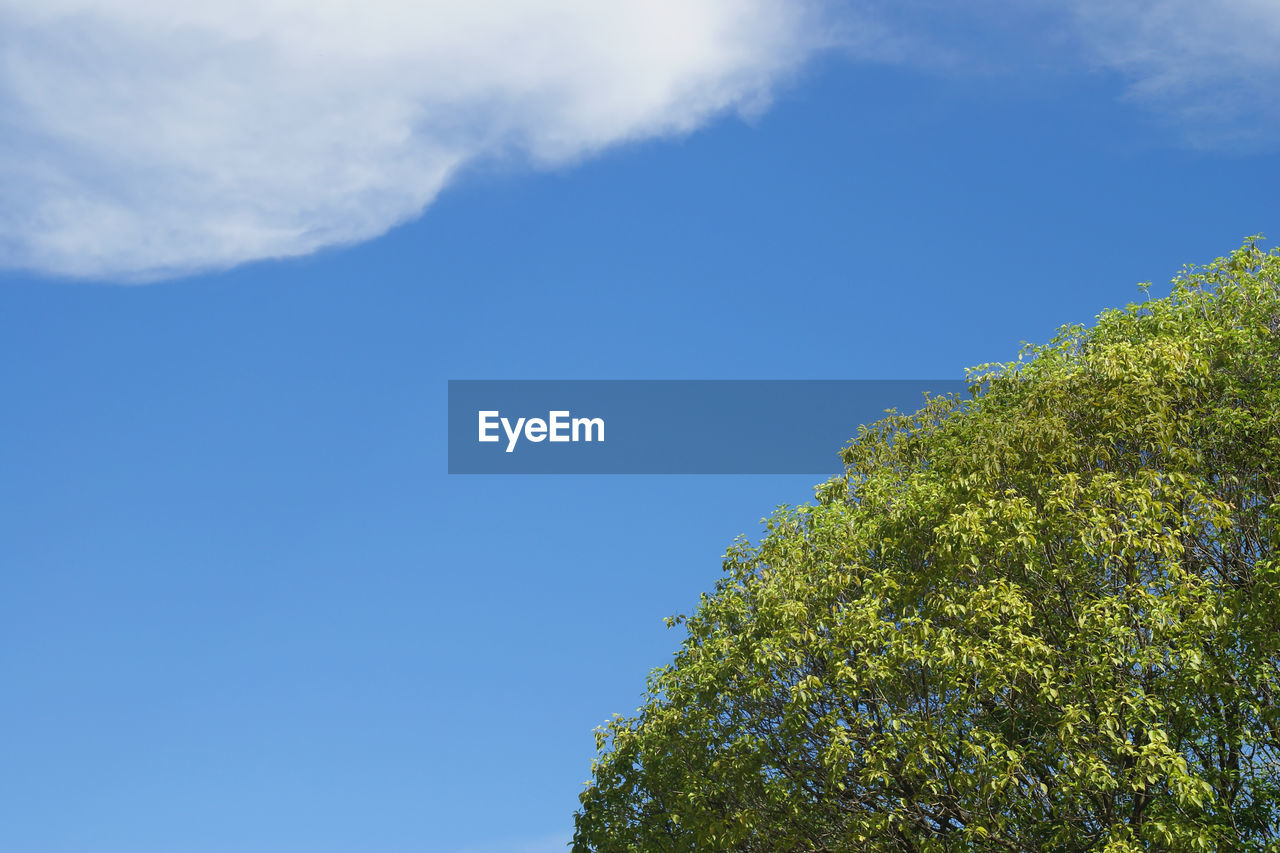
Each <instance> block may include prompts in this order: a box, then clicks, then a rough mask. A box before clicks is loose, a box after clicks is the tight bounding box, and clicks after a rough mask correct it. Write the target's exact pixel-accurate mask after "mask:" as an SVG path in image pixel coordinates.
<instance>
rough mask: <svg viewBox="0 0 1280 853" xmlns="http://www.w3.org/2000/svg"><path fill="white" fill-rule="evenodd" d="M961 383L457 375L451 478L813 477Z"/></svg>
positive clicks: (452, 387)
mask: <svg viewBox="0 0 1280 853" xmlns="http://www.w3.org/2000/svg"><path fill="white" fill-rule="evenodd" d="M926 392H928V393H930V394H933V395H935V396H936V395H942V394H953V393H954V394H961V395H965V396H967V390H966V385H965V382H964V381H963V380H949V379H941V380H918V379H884V380H879V379H876V380H863V379H859V380H798V381H792V380H701V379H699V380H535V381H521V380H510V381H508V380H451V381H450V382H449V473H450V474H813V475H817V476H822V477H826V476H829V475H831V474H834V473H836V472H837V471H839V470H840V457H839V453H840V449H841V448H842V447H844V446H845V444H847V443H848V441H849V439H850V438H852V437H853V436H854V435H856V434H857V432H858V427H859V425H861V424H869V423H872V422H873V421H877V420H879V419H880V418H882V417H884V414H885V410H886V409H897V410H898V411H900V412H914V411H915V410H916V409H918V408H920V406H921V405H923V404H924V401H925V394H926Z"/></svg>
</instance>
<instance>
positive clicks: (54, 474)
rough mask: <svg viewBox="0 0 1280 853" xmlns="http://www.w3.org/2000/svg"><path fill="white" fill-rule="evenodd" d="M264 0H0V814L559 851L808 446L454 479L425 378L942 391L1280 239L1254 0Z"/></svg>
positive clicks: (345, 842)
mask: <svg viewBox="0 0 1280 853" xmlns="http://www.w3.org/2000/svg"><path fill="white" fill-rule="evenodd" d="M262 5H263V7H264V8H268V9H269V10H272V11H274V12H275V13H278V14H276V16H275V17H273V16H271V15H266V14H265V13H264V15H263V16H262V17H261V18H260V19H255V18H253V17H252V15H248V13H246V15H247V17H246V18H244V19H238V18H234V17H227V18H225V19H224V18H218V17H217V16H216V15H215V16H214V18H211V19H208V20H203V19H201V20H171V19H169V18H166V17H165V16H164V15H163V14H162V13H160V12H157V11H156V9H155V7H153V6H152V5H151V4H145V3H137V4H130V3H119V4H112V5H107V6H101V5H96V4H87V3H82V2H72V0H65V2H64V1H63V0H59V2H58V3H55V4H52V5H51V6H50V7H49V8H48V9H47V10H46V11H45V12H44V13H42V14H41V15H37V14H36V13H34V12H31V11H30V10H24V9H23V8H22V7H21V6H19V5H13V4H8V3H3V4H0V53H3V55H4V57H5V60H6V62H5V63H3V64H0V69H4V70H3V71H2V72H0V81H2V82H0V104H3V105H5V110H4V111H3V113H0V115H3V118H0V176H4V178H5V182H4V184H3V185H4V186H5V188H6V192H5V193H3V195H2V196H0V258H3V259H4V261H5V263H6V264H7V268H6V271H5V272H3V273H0V359H2V363H3V365H4V370H3V371H0V399H3V401H4V402H3V407H2V408H0V437H2V438H3V441H2V442H0V682H2V683H4V684H5V685H6V689H5V690H4V691H3V693H0V726H2V728H3V731H4V732H5V737H4V738H3V739H0V763H2V764H3V766H4V767H5V768H6V772H5V773H4V774H2V775H0V802H4V803H5V809H4V811H5V813H6V814H5V818H4V820H2V821H0V849H6V850H21V851H26V852H27V853H55V851H56V853H72V851H75V853H83V851H94V853H117V851H119V853H125V851H127V853H160V851H165V853H168V851H175V850H181V851H184V852H186V851H189V853H214V852H215V851H216V852H217V853H224V852H225V853H230V851H236V853H257V851H262V853H291V852H292V851H299V853H301V852H302V851H306V853H338V851H343V853H346V851H352V853H354V852H355V851H361V853H367V851H377V853H383V851H386V853H392V851H396V853H399V851H437V850H439V851H459V853H535V851H539V853H540V851H543V850H551V849H560V848H561V846H562V845H563V844H564V843H565V842H566V841H567V838H568V835H569V833H570V831H571V825H572V812H573V810H574V808H575V805H576V795H577V792H578V791H579V790H580V788H581V785H582V783H583V781H585V780H586V778H587V777H588V774H589V763H590V760H591V757H592V754H593V742H592V737H591V730H592V728H593V727H594V726H596V725H598V724H600V723H601V722H603V721H604V720H605V719H606V718H607V717H609V716H610V715H611V714H613V713H615V712H619V713H627V712H629V711H632V710H634V708H635V707H636V706H637V705H638V704H639V703H640V701H641V691H642V689H643V683H644V676H645V674H646V672H647V671H648V670H649V669H650V668H652V667H654V666H657V665H659V664H661V663H663V662H664V661H665V660H666V659H667V658H668V657H669V655H670V653H671V651H672V649H673V648H674V647H675V645H676V644H677V643H678V641H679V635H678V633H677V632H675V631H668V630H667V629H665V628H664V626H663V624H662V617H664V616H666V615H669V614H672V613H676V612H685V611H688V610H689V609H691V608H692V607H694V606H695V605H696V602H697V598H698V594H699V592H700V591H702V590H706V589H709V588H710V587H711V586H712V585H713V584H714V582H715V579H716V577H717V574H718V572H719V557H720V555H721V554H722V553H723V551H724V549H725V547H726V546H728V545H729V544H730V543H731V542H732V540H733V539H734V537H736V536H738V535H740V534H747V535H751V534H754V533H755V532H756V530H757V529H758V520H759V519H760V518H761V517H762V516H764V515H766V514H767V513H768V512H769V511H770V510H771V508H772V507H774V506H775V505H777V504H780V503H793V502H797V501H801V500H804V499H806V498H807V497H809V496H810V494H811V487H812V485H813V483H812V482H811V480H812V478H811V477H746V476H740V477H687V476H686V477H644V476H631V477H622V476H613V477H606V476H601V477H586V476H577V477H570V476H560V477H555V476H547V477H524V478H521V477H508V478H504V477H462V476H453V477H451V476H448V475H447V474H446V473H445V466H446V448H445V436H444V426H445V409H444V403H445V391H446V382H447V380H449V379H462V378H603V379H609V378H750V379H789V378H795V379H814V378H821V379H858V378H913V377H954V376H959V375H960V374H961V371H962V369H963V368H964V367H965V366H968V365H973V364H978V363H982V362H987V361H993V360H1003V359H1008V358H1012V357H1013V356H1014V355H1016V353H1017V350H1018V347H1019V344H1020V342H1021V341H1023V340H1031V341H1042V340H1045V339H1046V338H1048V337H1049V336H1050V335H1051V334H1052V332H1053V329H1054V328H1055V327H1056V326H1058V325H1060V324H1063V323H1068V322H1087V321H1089V320H1091V318H1092V317H1093V316H1095V315H1096V314H1097V313H1098V312H1099V311H1101V310H1103V309H1105V308H1107V307H1112V306H1120V305H1123V304H1125V303H1126V302H1129V301H1133V300H1135V299H1137V298H1139V296H1140V292H1139V291H1138V289H1137V288H1136V287H1135V285H1136V284H1137V283H1138V282H1141V281H1154V282H1155V283H1156V284H1155V287H1154V288H1153V292H1154V293H1156V294H1161V293H1164V292H1167V281H1168V279H1169V278H1171V277H1172V275H1173V274H1174V273H1175V272H1176V271H1177V270H1178V268H1179V267H1180V266H1181V265H1182V264H1184V263H1187V262H1204V261H1208V260H1211V259H1212V258H1214V257H1216V256H1218V255H1222V254H1225V253H1226V252H1228V251H1230V250H1231V249H1232V248H1234V247H1235V246H1236V245H1238V244H1239V242H1240V241H1241V240H1242V238H1244V237H1245V236H1247V235H1250V234H1254V233H1259V232H1262V233H1265V234H1267V235H1270V236H1272V237H1274V236H1275V235H1277V234H1280V213H1277V209H1276V206H1275V203H1274V200H1275V199H1276V198H1280V168H1278V167H1280V156H1278V152H1280V147H1278V143H1280V123H1277V119H1278V118H1280V116H1278V115H1277V112H1276V109H1275V105H1274V103H1273V101H1272V100H1268V99H1267V94H1268V93H1269V92H1274V83H1275V82H1276V81H1277V79H1280V73H1278V70H1277V62H1276V60H1275V59H1274V58H1273V57H1274V56H1275V55H1278V54H1280V51H1271V50H1269V49H1268V47H1269V46H1270V45H1272V44H1273V43H1274V40H1275V38H1276V36H1277V33H1280V15H1277V14H1275V13H1274V12H1271V11H1268V9H1267V8H1266V7H1265V6H1264V5H1263V4H1257V3H1249V2H1244V0H1239V2H1224V3H1220V4H1191V3H1187V2H1178V0H1164V2H1156V3H1148V4H1142V5H1141V9H1142V10H1143V11H1141V12H1138V11H1132V12H1131V11H1126V10H1127V9H1128V7H1125V6H1123V5H1121V6H1115V5H1110V6H1109V5H1104V4H1101V3H1097V4H1095V3H1090V2H1081V3H1076V4H1066V5H1065V6H1061V7H1055V8H1054V9H1050V8H1049V7H1048V6H1047V5H1046V6H1041V5H1038V4H1028V5H1026V6H1025V7H1022V6H1020V7H1019V9H1020V10H1015V8H1014V6H1013V4H1006V3H1000V2H995V0H990V2H980V3H975V4H973V5H972V6H971V7H969V8H967V9H966V11H965V12H963V13H957V12H949V13H947V14H945V15H944V14H943V13H942V11H941V10H942V9H943V8H944V7H943V6H941V5H940V4H932V3H926V2H913V3H909V4H905V5H891V4H884V5H883V6H882V5H880V4H875V3H868V4H850V3H846V4H840V5H821V4H812V5H805V6H803V7H802V6H799V5H793V4H774V3H769V2H763V0H762V2H753V3H746V4H729V3H719V2H712V0H707V2H697V3H688V4H686V5H687V6H688V8H690V9H692V10H693V12H688V11H687V10H686V11H685V12H680V11H679V10H678V9H677V8H676V7H678V6H680V5H681V4H672V5H671V7H670V8H668V7H667V6H666V5H665V4H660V3H659V4H655V5H654V6H652V7H650V8H651V10H652V11H651V14H652V15H656V16H658V19H659V20H658V24H652V25H646V26H647V28H645V27H640V26H639V25H638V24H637V22H636V21H632V20H630V19H628V18H627V13H624V12H616V13H614V12H609V11H605V12H595V13H589V12H587V11H584V9H586V8H587V7H586V6H585V5H584V4H580V3H574V2H570V0H555V2H551V0H546V2H544V3H541V4H539V3H512V4H494V5H493V7H492V9H491V15H490V17H488V18H485V17H483V16H480V17H477V18H476V19H474V20H470V19H467V15H465V14H455V15H450V14H446V12H445V11H443V10H445V9H446V6H444V5H434V6H433V5H431V4H426V5H423V6H422V10H425V11H417V12H414V13H413V14H414V15H421V16H423V17H421V18H413V17H412V15H410V14H409V13H408V12H405V10H404V9H402V8H400V7H398V6H396V5H395V4H387V5H386V7H385V8H383V7H381V6H378V5H377V4H375V6H374V9H375V11H374V13H373V17H374V22H373V23H368V24H367V28H366V29H358V28H357V30H356V31H354V32H352V31H351V26H350V21H348V20H347V18H344V17H343V16H342V15H341V14H339V13H338V12H333V14H334V15H335V18H334V19H333V20H330V21H318V22H312V23H313V24H314V26H313V27H311V28H310V29H306V28H299V27H298V26H297V24H298V22H299V20H303V21H304V22H305V16H306V14H307V13H306V12H305V6H306V4H292V3H286V2H281V3H278V4H270V3H268V4H262ZM1204 6H1212V7H1213V8H1212V14H1209V13H1206V12H1205V11H1204V9H1203V8H1202V7H1204ZM334 8H335V9H338V10H340V9H341V8H342V7H341V6H340V5H339V6H336V7H334ZM1132 8H1133V9H1135V10H1136V9H1138V8H1139V7H1138V6H1137V5H1135V6H1134V7H1132ZM793 9H802V12H795V11H792V10H793ZM1064 9H1065V10H1066V11H1064ZM744 10H745V11H744ZM904 10H905V11H904ZM1117 10H1119V11H1117ZM233 11H234V10H233ZM240 11H244V10H240ZM544 13H545V14H544ZM553 13H554V14H553ZM210 14H213V13H210ZM690 14H692V15H693V16H694V19H680V20H679V21H676V20H674V19H673V20H666V21H664V20H663V19H662V16H663V15H671V16H678V15H686V16H687V15H690ZM228 15H230V13H228ZM300 15H301V16H303V18H302V19H300V18H299V17H298V16H300ZM406 15H408V16H409V17H408V18H405V17H404V16H406ZM432 15H436V16H437V17H435V18H433V17H432ZM379 16H382V17H379ZM378 21H381V22H382V24H381V25H378ZM494 21H498V22H499V23H501V24H502V25H501V26H499V25H498V24H496V23H494ZM546 21H551V22H552V23H546ZM282 22H283V23H282ZM397 22H399V23H400V24H402V26H391V24H394V23H397ZM504 22H505V23H504ZM408 24H413V25H415V26H417V27H418V28H419V29H418V30H415V29H414V28H413V27H411V26H408ZM361 26H366V25H365V24H361ZM451 28H453V29H451ZM400 30H404V31H407V32H409V33H410V34H409V35H404V36H403V37H398V40H396V41H394V43H393V44H392V45H391V46H390V47H387V48H386V49H385V50H382V49H378V44H379V43H380V42H379V38H381V37H385V36H386V34H387V33H389V32H393V31H400ZM419 30H421V31H422V32H429V33H430V37H429V38H427V37H423V38H417V37H415V36H413V35H412V33H414V32H418V31H419ZM1219 30H1220V31H1221V32H1219ZM299 32H302V33H304V35H305V34H307V33H309V34H311V35H310V36H308V37H307V38H310V41H308V40H307V38H303V36H299V35H298V33H299ZM495 32H496V33H497V34H496V35H495ZM512 32H517V33H523V34H524V35H525V37H526V40H527V41H529V42H530V43H532V44H533V45H534V46H535V47H537V46H538V45H543V46H544V47H545V49H530V50H528V51H527V52H523V53H519V55H518V56H516V57H514V58H511V57H510V53H511V45H512V44H513V42H512V41H511V38H512V36H511V33H512ZM122 33H127V37H126V35H122ZM174 33H178V34H180V35H181V38H180V39H178V40H177V42H176V44H177V46H176V47H175V41H174V40H173V39H165V38H161V36H165V35H166V34H167V35H170V36H171V35H172V34H174ZM343 33H347V36H346V37H347V38H348V39H349V40H350V41H349V43H348V42H347V41H344V40H343V39H342V34H343ZM1228 33H1229V34H1230V36H1229V38H1228V36H1227V35H1226V34H1228ZM451 34H452V37H450V35H451ZM1200 35H1206V36H1209V35H1211V36H1214V37H1213V38H1208V37H1206V38H1199V37H1198V36H1200ZM1219 36H1220V37H1219ZM544 37H545V39H544ZM539 39H544V40H543V41H539ZM1224 39H1226V40H1227V41H1226V42H1224V41H1223V40H1224ZM611 40H614V41H611ZM615 41H616V43H615ZM370 45H373V46H370ZM673 45H674V46H673ZM125 55H128V56H130V57H133V60H131V61H130V62H125V61H124V60H123V59H122V57H123V56H125ZM387 56H390V57H392V59H393V60H394V61H392V60H388V59H387ZM317 57H321V58H324V59H325V60H326V61H328V62H330V63H331V64H334V65H336V66H338V68H339V70H341V71H342V72H343V73H341V74H338V73H337V72H332V73H330V72H325V73H321V71H319V70H317V69H319V68H321V67H322V66H323V65H324V62H321V61H320V60H318V59H317ZM335 57H337V58H335ZM442 57H443V58H442ZM495 57H507V58H508V59H509V61H508V62H506V64H504V62H498V61H496V60H495ZM664 63H665V64H664ZM246 67H247V68H251V69H254V75H250V76H246V77H245V78H244V79H241V78H240V77H239V76H237V75H239V74H240V73H241V72H240V71H238V70H237V69H243V68H246ZM442 68H443V69H445V70H447V71H449V72H450V73H443V72H442V71H441V69H442ZM157 71H162V72H164V73H163V74H161V75H160V76H159V77H156V76H155V72H157ZM90 72H92V73H90ZM419 74H423V75H431V74H434V75H435V76H432V77H431V83H430V85H426V84H420V83H418V82H413V80H412V79H411V78H414V75H419ZM166 75H167V76H166ZM255 75H256V76H255ZM165 79H168V80H170V81H171V82H172V81H173V80H177V81H179V82H181V83H182V84H183V85H184V86H187V87H193V88H191V89H190V90H189V91H186V92H185V94H184V93H183V92H177V91H175V89H173V88H172V87H171V86H168V87H166V86H165V85H162V83H163V82H164V80H165ZM144 80H152V81H153V82H151V83H143V82H140V81H144ZM154 80H159V82H154ZM405 80H409V81H410V82H409V83H406V82H404V81H405ZM410 83H412V85H410ZM198 86H204V87H205V88H203V89H199V88H195V87H198ZM149 87H152V88H149ZM157 87H158V88H157ZM263 92H265V93H266V94H265V95H264V94H263ZM268 96H269V97H268ZM284 105H287V106H288V109H289V110H292V112H281V109H282V108H283V106H284ZM415 110H416V111H418V112H415ZM407 114H412V115H413V116H416V117H413V118H411V119H406V118H405V115H407ZM441 114H443V115H445V117H446V119H447V120H441V121H439V122H436V121H434V120H429V119H431V117H432V116H437V115H441ZM423 115H425V116H427V117H428V118H427V119H423V118H422V116H423ZM81 122H83V123H81ZM224 125H225V126H224ZM215 127H216V128H218V129H217V130H214V129H213V128H215ZM325 134H328V135H327V136H326V135H325ZM255 140H256V141H257V142H254V141H255ZM251 142H252V143H254V144H249V143H251ZM259 143H260V144H259ZM442 152H443V153H442ZM335 164H339V165H340V168H339V167H338V166H335ZM335 168H339V171H340V172H341V174H335V171H334V170H335ZM317 181H319V182H320V184H321V185H316V186H313V184H315V183H316V182H317ZM286 255H287V256H290V257H287V258H284V259H280V258H279V257H278V256H286ZM273 258H274V259H273ZM855 428H856V425H853V424H851V425H850V434H852V433H853V432H854V430H855ZM837 449H838V448H832V451H833V466H834V462H835V455H834V454H835V451H836V450H837Z"/></svg>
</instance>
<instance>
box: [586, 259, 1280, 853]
mask: <svg viewBox="0 0 1280 853" xmlns="http://www.w3.org/2000/svg"><path fill="white" fill-rule="evenodd" d="M970 382H971V385H972V387H971V391H972V392H973V393H972V396H971V398H966V399H963V400H962V399H960V398H958V397H935V398H932V399H929V400H927V401H926V403H925V405H924V406H923V408H921V409H920V410H919V411H917V412H915V413H914V414H909V415H908V414H893V415H890V416H889V417H887V418H886V419H884V420H882V421H880V422H879V423H876V424H874V425H872V426H870V427H865V428H863V429H862V430H860V431H859V434H858V436H857V437H856V438H855V439H854V440H853V441H852V442H851V443H850V444H849V445H848V446H847V447H846V448H845V450H844V451H843V460H844V471H843V473H842V474H841V475H839V476H837V477H835V478H833V479H831V480H830V481H828V482H826V483H824V484H822V485H821V486H819V487H818V488H817V489H816V490H815V500H814V502H813V503H812V504H810V505H804V506H798V507H782V508H780V509H779V510H778V511H777V512H776V513H775V514H774V515H773V516H772V517H771V518H770V519H768V520H767V522H766V530H765V533H764V535H763V536H762V538H761V539H760V541H759V542H758V544H752V543H749V542H747V541H745V540H740V541H739V542H738V543H736V544H735V545H734V546H733V547H732V548H730V550H729V551H728V553H727V555H726V557H725V561H724V574H723V576H722V577H721V578H720V580H719V581H718V583H717V584H716V586H715V589H714V591H713V592H710V593H707V594H704V595H703V597H702V600H701V602H700V604H699V606H698V608H697V610H696V612H694V613H693V614H692V615H690V616H688V617H675V618H673V619H672V620H670V621H671V622H672V623H673V624H675V623H680V624H683V626H684V628H685V630H686V632H687V637H686V639H685V640H684V642H683V644H682V646H681V648H680V650H679V651H678V653H677V654H676V656H675V658H674V660H673V661H672V662H671V663H670V664H669V665H667V666H664V667H661V668H659V669H657V670H655V671H654V672H653V673H652V674H651V676H650V679H649V684H648V691H647V694H646V698H645V700H644V704H643V706H642V707H641V708H640V709H639V710H638V711H637V712H636V713H635V714H634V715H632V716H629V717H616V718H615V719H614V720H612V721H611V722H609V723H608V724H606V725H605V726H604V727H602V728H601V729H600V730H599V731H598V732H597V746H598V749H599V755H598V757H597V759H596V761H595V762H594V764H593V770H592V779H591V781H590V782H589V783H588V785H587V787H586V789H585V790H584V791H583V793H582V794H581V808H580V810H579V811H578V813H577V815H576V818H575V824H576V832H575V836H574V848H575V849H576V850H599V851H637V853H652V852H653V851H693V850H698V851H711V850H724V851H769V852H770V853H776V851H788V850H796V851H800V850H806V851H836V850H868V851H921V853H923V852H924V851H968V850H975V851H976V850H1016V851H1040V850H1045V851H1049V850H1053V851H1058V850H1061V851H1074V850H1079V851H1084V850H1091V851H1092V850H1099V851H1108V853H1119V852H1120V851H1137V850H1168V851H1217V850H1269V851H1275V850H1280V562H1278V561H1277V556H1276V551H1277V544H1280V521H1278V520H1277V514H1276V505H1275V499H1276V494H1277V490H1278V489H1280V255H1278V254H1277V253H1276V251H1275V250H1272V251H1270V252H1267V251H1264V250H1262V249H1260V248H1259V246H1258V243H1257V240H1256V239H1255V240H1250V241H1248V242H1247V243H1246V244H1245V245H1244V246H1243V247H1242V248H1240V249H1239V250H1237V251H1235V252H1233V253H1232V254H1231V255H1230V256H1228V257H1225V258H1219V259H1218V260H1217V261H1215V262H1214V263H1212V264H1209V265H1207V266H1203V267H1195V266H1193V267H1188V268H1186V269H1184V270H1183V271H1182V273H1181V274H1180V275H1179V276H1178V277H1177V278H1176V279H1175V280H1174V283H1173V289H1172V292H1171V295H1169V296H1168V297H1166V298H1162V299H1149V300H1147V301H1145V302H1142V303H1140V304H1133V305H1129V306H1128V307H1126V308H1125V309H1122V310H1120V309H1117V310H1110V311H1107V312H1104V313H1103V314H1102V315H1100V316H1099V318H1098V320H1097V323H1096V324H1095V325H1094V326H1092V327H1090V328H1085V327H1080V326H1072V327H1066V328H1063V329H1062V330H1061V331H1060V332H1059V334H1058V335H1057V336H1056V337H1055V338H1054V339H1053V340H1052V341H1051V342H1049V343H1048V344H1046V345H1043V346H1038V347H1028V348H1026V349H1025V350H1024V353H1023V355H1021V356H1019V358H1018V360H1017V361H1014V362H1011V363H1006V364H998V365H984V366H982V367H980V368H975V369H973V370H971V371H970Z"/></svg>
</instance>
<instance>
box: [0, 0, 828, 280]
mask: <svg viewBox="0 0 1280 853" xmlns="http://www.w3.org/2000/svg"><path fill="white" fill-rule="evenodd" d="M830 32H831V31H830V30H828V29H827V28H826V26H825V25H824V23H823V22H822V21H821V20H820V16H819V14H818V12H817V7H816V5H815V4H813V3H810V2H800V0H646V2H644V3H614V2H605V0H474V2H458V0H416V2H413V0H364V2H361V3H355V2H350V0H347V2H343V0H217V2H205V3H199V2H174V0H41V2H40V3H32V2H30V0H0V187H3V191H2V192H3V196H2V198H0V264H4V265H7V266H19V267H26V268H32V269H36V270H40V271H43V272H48V273H54V274H61V275H71V276H92V277H108V278H117V279H121V280H145V279H150V278H158V277H165V276H170V275H176V274H182V273H185V272H191V271H194V270H200V269H216V268H221V267H227V266H231V265H233V264H236V263H240V262H244V261H249V260H254V259H259V258H270V257H285V256H292V255H301V254H305V253H308V252H311V251H314V250H316V249H318V248H321V247H324V246H330V245H338V244H346V243H352V242H356V241H359V240H363V239H367V238H370V237H373V236H376V235H378V234H381V233H383V232H385V231H386V230H387V229H389V228H391V227H392V226H394V225H396V224H398V223H400V222H404V221H406V220H409V219H411V218H413V217H414V216H416V215H418V214H419V213H420V212H421V211H422V209H423V208H424V207H425V206H426V205H428V204H429V203H430V202H431V200H432V199H433V198H434V197H435V196H436V194H437V193H438V192H439V191H440V190H441V188H442V187H444V186H445V185H446V184H447V183H448V182H449V180H450V179H451V177H453V176H454V175H455V174H456V173H457V172H458V170H459V169H460V168H461V167H463V166H465V165H466V164H468V163H470V162H473V161H476V160H478V159H485V158H496V157H514V158H519V159H521V160H527V161H528V162H531V163H533V164H535V165H543V166H545V165H553V164H558V163H564V162H567V161H571V160H573V159H575V158H578V157H582V156H585V155H588V154H591V153H593V152H595V151H598V150H600V149H602V148H605V147H607V146H609V145H613V144H617V143H620V142H624V141H628V140H635V139H641V138H645V137H654V136H664V135H670V134H679V133H684V132H688V131H690V130H693V129H694V128H696V127H698V126H699V125H701V124H703V123H705V122H706V121H708V120H709V119H711V118H713V117H715V116H717V115H722V114H724V113H726V112H729V111H734V110H739V111H743V110H751V109H755V108H758V107H760V106H761V105H762V104H763V103H764V102H765V101H766V100H767V98H768V96H769V92H770V88H771V86H772V85H773V84H775V83H776V81H777V80H778V79H779V78H780V77H782V76H783V75H785V74H786V73H788V72H789V71H791V70H792V69H794V68H795V67H796V66H797V65H798V64H799V63H801V62H802V61H803V60H804V59H805V58H806V57H807V56H808V55H810V54H811V53H812V52H813V51H814V50H817V49H819V48H820V47H822V46H825V44H827V43H828V41H829V39H830V38H831V36H830Z"/></svg>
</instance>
